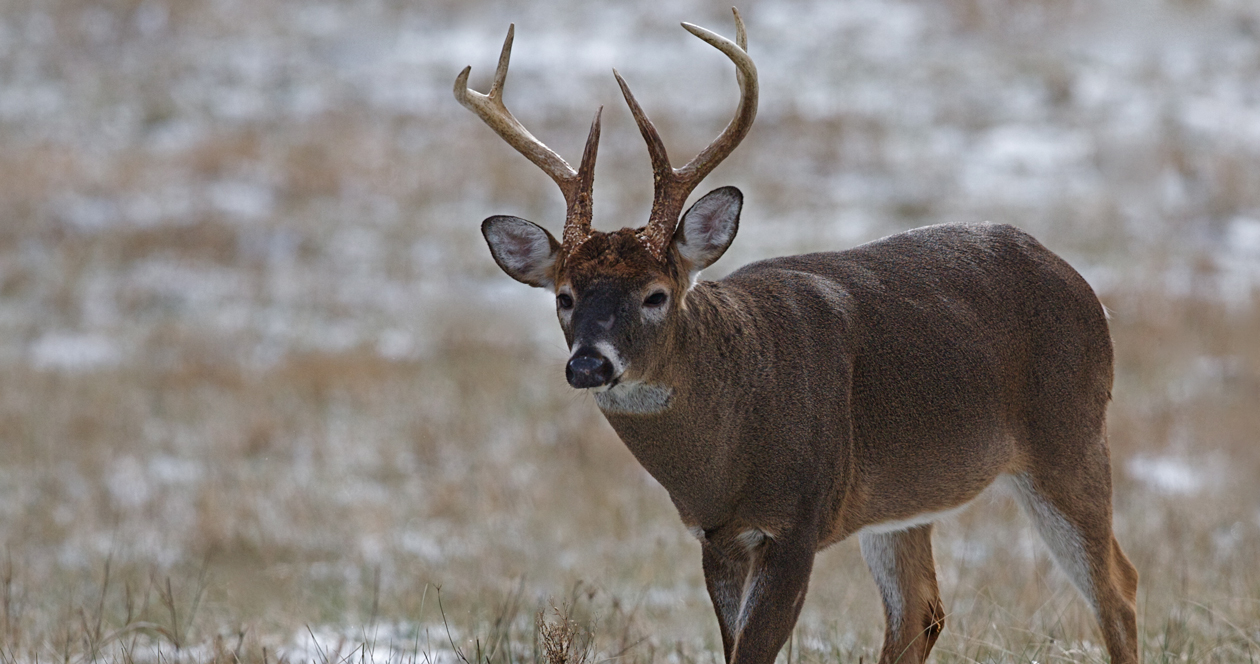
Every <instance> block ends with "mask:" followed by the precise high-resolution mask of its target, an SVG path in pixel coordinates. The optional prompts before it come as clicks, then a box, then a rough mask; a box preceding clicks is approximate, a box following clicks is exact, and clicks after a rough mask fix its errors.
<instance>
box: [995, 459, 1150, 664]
mask: <svg viewBox="0 0 1260 664" xmlns="http://www.w3.org/2000/svg"><path fill="white" fill-rule="evenodd" d="M1102 470H1104V471H1106V472H1104V473H1102V474H1101V476H1102V479H1101V480H1100V479H1099V478H1094V481H1088V480H1089V479H1090V478H1088V477H1086V476H1085V473H1081V477H1079V478H1065V477H1063V476H1062V475H1056V476H1055V477H1054V478H1053V481H1046V482H1038V481H1037V479H1036V478H1033V477H1030V476H1028V475H1018V476H1015V477H1014V482H1013V484H1014V485H1015V487H1016V489H1017V492H1016V495H1017V497H1018V499H1019V503H1020V506H1021V507H1022V508H1023V510H1024V512H1025V513H1026V514H1028V516H1029V517H1030V518H1031V519H1032V521H1033V523H1034V525H1035V526H1036V528H1037V532H1038V533H1039V534H1040V535H1041V538H1042V539H1043V540H1045V542H1046V544H1047V545H1048V546H1049V547H1050V552H1051V554H1052V555H1053V556H1054V559H1055V562H1057V563H1058V564H1059V568H1060V569H1062V570H1063V571H1064V572H1066V573H1067V575H1068V577H1069V578H1071V580H1072V583H1073V584H1074V585H1075V586H1076V588H1077V589H1078V590H1080V592H1081V594H1082V595H1084V596H1085V599H1086V601H1088V602H1089V604H1090V607H1091V608H1093V609H1094V615H1095V617H1097V618H1098V625H1099V627H1100V628H1101V629H1102V633H1103V640H1104V642H1105V643H1106V644H1107V653H1108V654H1109V655H1110V656H1111V662H1112V664H1137V662H1138V649H1137V612H1136V605H1137V604H1136V602H1137V583H1138V573H1137V569H1136V568H1134V567H1133V563H1131V562H1129V558H1128V556H1125V555H1124V551H1122V550H1121V549H1120V543H1119V542H1117V541H1116V538H1115V535H1114V534H1113V533H1112V530H1111V482H1110V469H1109V468H1108V467H1106V464H1104V467H1103V469H1102ZM1072 479H1081V480H1084V481H1080V482H1072V481H1071V480H1072Z"/></svg>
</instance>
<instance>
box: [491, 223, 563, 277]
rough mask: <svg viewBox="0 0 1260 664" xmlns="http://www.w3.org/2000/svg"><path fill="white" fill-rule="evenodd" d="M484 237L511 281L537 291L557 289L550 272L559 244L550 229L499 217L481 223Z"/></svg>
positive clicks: (495, 260) (492, 253)
mask: <svg viewBox="0 0 1260 664" xmlns="http://www.w3.org/2000/svg"><path fill="white" fill-rule="evenodd" d="M481 234H482V235H484V236H485V238H486V244H488V245H490V254H491V255H492V256H494V262H496V263H498V264H499V267H501V268H503V271H504V272H507V275H508V276H509V277H512V278H513V279H515V280H517V281H519V282H521V283H523V284H529V285H530V286H535V287H537V288H551V287H552V286H554V285H555V283H554V281H553V279H552V274H551V268H552V267H554V266H555V264H556V256H558V255H559V251H560V243H559V242H556V238H554V237H552V236H551V233H548V232H547V229H545V228H543V227H542V226H539V225H538V224H535V223H534V222H532V221H525V220H524V219H521V218H519V217H509V216H506V215H498V216H494V217H490V218H488V219H486V220H485V221H483V222H481Z"/></svg>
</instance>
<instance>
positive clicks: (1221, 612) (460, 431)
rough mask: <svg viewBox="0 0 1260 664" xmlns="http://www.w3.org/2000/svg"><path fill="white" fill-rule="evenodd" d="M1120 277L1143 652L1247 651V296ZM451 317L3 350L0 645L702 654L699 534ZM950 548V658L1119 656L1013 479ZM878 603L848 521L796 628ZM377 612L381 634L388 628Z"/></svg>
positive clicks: (810, 641) (1258, 364)
mask: <svg viewBox="0 0 1260 664" xmlns="http://www.w3.org/2000/svg"><path fill="white" fill-rule="evenodd" d="M1109 306H1110V307H1111V309H1112V310H1113V312H1114V314H1113V315H1114V318H1113V330H1114V334H1115V337H1116V344H1117V348H1118V354H1119V362H1118V370H1119V375H1118V382H1117V392H1116V402H1115V404H1114V406H1113V409H1112V416H1111V422H1112V426H1111V431H1112V434H1111V435H1112V441H1113V448H1114V451H1115V454H1116V463H1115V471H1116V473H1115V474H1116V478H1117V488H1116V524H1117V530H1118V533H1119V537H1120V538H1121V541H1122V542H1123V543H1124V545H1125V547H1126V549H1127V551H1128V552H1129V555H1130V556H1131V558H1132V559H1133V560H1134V562H1135V564H1137V566H1138V568H1139V570H1140V571H1141V573H1142V575H1143V583H1142V589H1141V596H1140V603H1141V612H1140V615H1141V630H1142V634H1143V639H1144V644H1143V649H1144V652H1145V657H1146V659H1147V661H1187V659H1188V661H1203V662H1237V661H1250V660H1249V659H1248V658H1252V657H1255V656H1258V655H1260V649H1258V648H1257V638H1260V634H1257V632H1256V625H1260V578H1258V574H1257V569H1256V567H1255V564H1254V561H1255V560H1256V559H1257V554H1260V536H1258V534H1257V530H1258V529H1257V517H1258V515H1257V513H1256V509H1257V508H1256V505H1258V504H1260V491H1258V489H1257V487H1256V485H1255V483H1254V481H1252V478H1254V477H1256V476H1257V475H1260V455H1257V454H1256V451H1255V449H1256V448H1255V446H1254V432H1255V431H1257V430H1258V428H1257V425H1258V423H1260V414H1257V412H1256V411H1255V408H1254V404H1255V403H1256V402H1257V401H1256V397H1257V396H1260V354H1258V353H1256V351H1255V347H1254V345H1253V343H1252V342H1251V341H1250V340H1251V339H1254V338H1255V335H1257V334H1260V316H1258V315H1257V312H1256V311H1255V310H1251V309H1249V310H1246V311H1241V312H1240V311H1230V310H1227V309H1226V308H1225V307H1224V306H1220V305H1210V304H1206V303H1204V302H1202V301H1197V300H1182V301H1177V300H1158V299H1155V298H1154V297H1152V296H1151V295H1150V294H1149V293H1146V294H1143V293H1136V292H1135V293H1130V294H1124V295H1120V296H1117V297H1115V298H1112V299H1111V300H1109ZM470 332H471V331H470ZM181 343H182V344H184V345H185V347H186V348H188V349H195V348H196V347H197V343H196V339H195V337H193V336H192V335H191V333H190V334H189V336H188V337H185V338H184V339H183V341H182V342H181ZM202 343H209V342H206V341H205V340H202ZM445 344H446V345H444V346H443V349H442V352H440V353H437V354H435V355H434V357H433V359H429V360H420V361H416V362H396V361H384V360H381V359H380V358H379V356H377V355H375V354H373V353H358V352H351V353H343V354H333V355H327V354H324V355H318V354H308V355H297V356H292V357H290V358H289V359H286V360H285V361H283V362H281V363H278V364H276V365H274V366H272V367H270V368H267V369H265V370H246V369H242V368H240V367H237V366H231V365H225V364H223V363H222V362H220V361H216V359H215V358H213V357H206V358H202V359H200V360H198V359H196V354H195V353H193V352H191V350H190V352H188V353H186V355H187V356H189V357H185V359H183V360H182V361H181V362H179V363H177V364H175V365H173V366H168V367H159V366H153V367H137V366H127V367H125V368H120V369H115V370H108V371H99V372H89V373H79V374H59V373H48V372H34V371H32V372H26V373H21V374H18V373H10V374H8V379H6V380H5V381H3V382H2V383H0V432H2V434H3V437H4V439H5V440H6V441H7V444H8V447H7V454H6V464H5V468H4V474H3V479H2V481H3V487H4V490H5V491H6V494H7V495H9V496H11V499H10V501H9V502H8V503H7V504H6V507H5V509H6V516H5V528H6V533H7V535H6V547H7V552H6V559H5V560H4V562H3V570H0V571H3V575H2V579H0V581H3V586H2V589H3V598H2V599H3V602H2V608H3V616H2V618H3V622H2V623H0V626H2V627H3V630H4V632H3V634H4V644H5V645H4V648H3V650H0V653H3V655H4V658H5V660H6V661H28V658H31V657H34V656H36V655H39V656H40V657H41V658H50V657H56V658H58V659H65V658H69V659H74V660H78V659H80V658H86V659H94V658H97V657H105V658H107V659H117V658H123V659H125V660H131V659H137V660H147V659H150V658H153V657H157V658H158V659H176V660H185V659H188V660H192V661H207V660H217V659H218V658H219V657H220V656H222V657H224V658H227V659H228V660H231V659H233V658H236V657H239V658H241V659H246V660H251V661H261V659H262V658H263V657H264V655H263V653H264V652H267V653H269V654H268V655H266V656H267V657H279V656H284V655H285V654H286V653H288V656H290V657H299V658H300V657H303V656H305V657H310V656H314V655H313V653H316V652H318V649H315V646H314V645H312V646H310V647H308V649H307V650H301V648H300V644H301V643H304V642H310V643H312V644H313V643H318V644H319V646H318V648H322V649H325V650H326V649H328V648H332V649H333V650H334V651H335V652H337V653H340V654H339V655H337V656H336V657H333V656H332V655H329V654H327V653H325V656H326V657H327V659H328V661H338V660H339V659H345V658H348V657H349V658H356V657H359V656H366V655H363V652H361V651H362V649H363V648H368V649H369V650H370V649H371V648H373V647H375V648H376V649H377V650H376V651H374V652H376V654H375V655H373V656H374V657H378V658H380V657H383V655H382V653H385V652H391V653H395V654H394V655H390V656H391V657H395V658H396V659H397V658H404V659H405V658H406V657H411V658H413V659H414V660H415V661H423V659H424V658H425V657H435V658H441V657H449V656H458V653H463V654H464V656H466V657H468V658H469V659H470V660H471V659H476V661H478V662H480V661H482V659H483V658H484V657H488V658H489V660H490V661H494V662H498V661H503V662H505V663H507V662H515V661H519V660H520V659H521V658H525V657H530V658H534V659H535V660H537V658H538V657H543V658H545V659H547V660H548V661H553V662H554V661H559V660H561V659H563V660H564V661H568V662H573V663H575V664H576V663H577V662H579V661H580V660H581V659H582V658H583V657H587V658H589V660H590V661H599V660H601V659H603V658H606V657H610V656H616V657H618V658H631V659H634V660H635V661H656V658H659V657H665V658H666V659H668V660H669V661H674V657H675V656H677V657H681V658H683V660H685V661H691V660H698V661H710V660H711V659H712V658H713V657H714V654H713V653H714V652H716V648H717V647H718V643H717V641H716V630H715V629H714V625H713V624H712V620H713V619H712V618H711V616H710V609H709V608H708V607H707V599H706V597H705V595H704V591H703V585H702V582H701V579H700V576H699V564H698V558H699V556H698V551H696V550H695V549H696V546H695V544H694V542H691V541H690V540H689V537H688V536H686V534H685V533H684V532H683V530H682V529H681V528H680V527H679V526H678V524H677V523H676V517H674V516H673V514H672V511H671V508H670V506H669V503H668V499H667V498H666V497H665V495H664V493H663V492H662V491H661V490H660V488H659V487H657V486H655V485H654V484H652V483H650V482H649V481H648V480H647V479H646V478H645V476H644V475H643V473H642V471H641V470H639V469H638V468H637V466H636V465H635V463H634V461H633V460H632V459H631V458H630V457H629V456H628V454H627V453H626V452H625V451H624V449H623V448H622V447H621V445H620V443H619V442H618V441H617V440H616V438H615V436H613V435H612V434H611V432H610V431H609V430H608V429H607V427H606V425H605V424H603V423H602V421H601V420H600V419H599V417H598V414H597V411H596V410H595V408H594V407H593V405H592V404H590V403H587V402H586V401H585V400H583V399H575V398H574V397H573V396H572V395H571V394H570V393H569V392H568V389H567V387H566V386H564V385H563V383H562V381H561V380H560V379H559V376H558V375H557V374H558V372H557V371H556V366H559V364H558V362H556V361H555V358H539V357H534V356H533V355H532V354H531V352H530V351H528V350H526V349H524V348H512V347H497V346H494V345H486V344H484V343H480V342H464V341H461V337H460V335H456V334H453V335H452V337H451V338H450V339H449V340H448V341H447V342H445ZM1205 357H1207V358H1213V357H1226V358H1231V359H1230V360H1229V362H1228V363H1226V364H1225V365H1223V366H1224V367H1225V368H1224V369H1221V370H1220V371H1216V372H1215V373H1213V371H1214V370H1213V369H1212V367H1214V366H1216V365H1211V366H1209V367H1208V368H1207V369H1204V368H1203V367H1204V365H1203V364H1202V362H1203V361H1202V360H1195V359H1192V358H1205ZM1204 372H1207V373H1204ZM540 378H541V381H540ZM489 415H492V416H489ZM1165 456H1174V457H1176V458H1178V459H1183V460H1184V461H1185V463H1186V464H1187V465H1188V467H1189V468H1191V469H1193V470H1194V471H1195V472H1201V473H1204V475H1203V482H1204V484H1203V485H1202V486H1197V487H1194V488H1193V489H1190V490H1186V492H1184V493H1175V492H1174V493H1173V494H1167V493H1162V492H1160V491H1158V490H1156V488H1153V487H1152V486H1150V485H1148V484H1145V483H1143V482H1142V481H1140V477H1139V476H1138V475H1135V474H1134V473H1133V472H1131V469H1132V467H1133V466H1132V464H1133V463H1134V461H1133V460H1134V459H1138V458H1162V457H1165ZM181 464H184V465H181ZM936 548H937V555H938V568H939V571H940V577H941V582H942V589H943V593H944V596H945V598H946V604H947V611H948V613H949V620H948V626H947V630H946V632H945V634H944V635H943V636H942V639H941V641H940V645H939V646H938V654H937V661H942V662H945V661H994V660H999V661H1028V660H1035V661H1045V660H1046V659H1058V658H1062V659H1072V660H1074V661H1080V660H1082V659H1086V660H1090V661H1102V660H1103V655H1102V652H1101V650H1100V649H1099V646H1098V645H1097V642H1096V640H1095V639H1096V637H1095V634H1094V627H1093V625H1092V622H1091V619H1090V617H1089V616H1088V614H1087V612H1086V611H1085V610H1084V606H1083V603H1082V602H1081V601H1080V600H1079V598H1077V597H1076V595H1075V592H1074V591H1073V590H1072V589H1071V588H1070V586H1069V585H1068V584H1067V583H1066V582H1065V580H1064V579H1063V577H1062V576H1061V575H1060V574H1059V573H1058V572H1057V570H1055V569H1054V568H1053V566H1052V565H1051V563H1050V561H1049V558H1048V557H1047V555H1046V553H1045V551H1044V548H1043V547H1042V546H1041V545H1040V543H1039V542H1037V541H1036V540H1035V537H1034V536H1033V534H1032V532H1031V529H1030V528H1029V526H1028V524H1027V523H1026V522H1025V521H1024V520H1023V519H1022V517H1020V516H1019V515H1018V514H1017V511H1016V510H1015V509H1014V507H1013V505H1012V504H1011V502H1010V501H1009V500H1008V499H1005V498H1003V497H1001V496H995V497H993V498H992V499H991V500H987V501H981V504H979V505H977V506H975V507H973V508H972V509H971V510H969V511H968V512H966V513H964V514H963V515H962V516H961V517H958V518H956V519H954V520H951V521H949V522H947V523H945V524H943V525H942V526H941V527H940V528H939V531H938V536H937V547H936ZM437 586H441V587H442V588H443V590H442V593H443V594H442V598H443V601H444V602H446V604H445V606H444V610H443V611H442V612H438V611H437V606H438V605H437V594H436V587H437ZM570 586H571V587H573V588H574V590H573V591H572V592H571V593H570V594H569V596H568V597H566V598H564V600H563V601H564V605H563V606H564V607H565V608H564V609H563V610H560V611H553V607H551V605H550V604H549V602H550V601H551V600H549V599H548V597H549V596H554V595H556V594H557V592H558V591H560V590H561V589H563V588H565V587H570ZM544 609H547V610H546V611H544ZM880 615H881V614H880V610H879V606H878V603H877V593H876V592H875V589H874V587H873V584H872V583H871V582H870V580H869V578H868V575H867V573H866V571H865V567H864V565H863V563H862V562H861V559H860V556H859V555H858V553H857V551H856V547H854V546H851V545H850V543H844V544H841V545H838V546H837V547H835V548H834V549H833V550H830V551H828V552H825V553H823V554H822V555H821V556H820V559H819V564H818V567H817V571H816V572H815V575H814V582H813V584H812V588H811V596H810V599H809V601H808V602H807V607H806V609H805V613H804V616H803V618H802V622H801V626H800V627H799V628H798V631H797V634H796V637H795V639H794V641H793V648H792V655H791V657H795V658H798V659H803V660H804V661H812V660H818V661H822V660H831V659H834V658H837V657H840V658H852V657H858V656H863V657H873V656H874V654H875V653H876V647H877V646H878V644H879V633H880V628H881V627H882V625H881V623H882V619H881V618H880ZM546 616H551V617H550V618H547V617H546ZM566 616H567V617H566ZM354 625H361V626H362V627H353V626H354ZM439 625H449V628H450V629H451V633H452V635H453V636H451V637H450V639H449V641H448V639H447V637H446V634H445V633H444V631H445V628H443V631H442V632H437V631H435V630H436V629H437V627H438V626H439ZM382 627H385V632H386V633H387V634H388V640H390V643H391V644H392V645H388V644H386V645H382V642H381V640H380V639H379V638H377V639H376V640H375V641H372V639H371V637H370V634H372V633H373V630H377V631H379V630H381V629H382ZM308 629H309V630H312V632H311V635H310V636H309V638H306V639H304V638H303V633H304V631H305V630H308ZM421 637H423V638H421ZM438 637H441V638H438ZM417 639H419V640H417ZM535 639H537V642H535ZM295 643H296V644H299V647H298V649H296V650H295V649H294V648H295V645H294V644H295ZM371 643H375V645H374V646H372V645H369V644H371ZM402 643H406V644H408V645H406V646H405V647H403V646H400V645H398V644H402ZM330 644H331V645H330ZM338 644H340V645H338ZM417 644H419V645H417ZM286 648H288V650H286ZM390 648H393V649H394V650H390ZM356 649H358V650H356ZM395 651H396V652H395ZM181 653H182V654H181ZM301 653H305V655H302V654H301ZM355 653H358V654H355ZM476 653H480V654H476ZM496 653H497V654H496ZM539 653H542V654H539ZM561 653H566V654H561ZM474 654H476V657H474ZM784 656H787V655H786V653H785V655H784ZM500 658H502V659H500Z"/></svg>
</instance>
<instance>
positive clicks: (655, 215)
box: [613, 7, 757, 259]
mask: <svg viewBox="0 0 1260 664" xmlns="http://www.w3.org/2000/svg"><path fill="white" fill-rule="evenodd" d="M731 11H732V12H733V13H734V14H735V40H736V41H734V42H732V41H731V40H729V39H727V38H725V37H723V36H721V35H719V34H717V33H715V32H713V31H711V30H707V29H705V28H702V27H700V26H697V25H692V24H691V23H683V24H682V26H683V28H685V29H686V30H687V31H688V32H690V33H691V34H693V35H695V36H697V37H699V38H700V39H702V40H704V42H705V43H707V44H709V45H710V46H712V47H714V48H716V49H717V50H719V51H721V52H722V53H723V54H725V55H726V57H728V58H730V60H731V62H733V63H734V64H735V79H736V82H738V83H739V90H740V98H739V106H738V107H737V108H736V109H735V117H734V118H733V119H732V120H731V121H730V123H729V124H727V125H726V128H725V129H723V130H722V133H721V134H720V135H718V137H717V138H716V139H714V140H713V142H712V143H710V144H709V146H708V147H706V148H705V149H703V150H701V151H700V154H698V155H696V156H695V158H694V159H692V160H691V161H689V162H687V164H686V165H685V166H683V167H682V168H673V167H671V166H670V164H669V158H668V157H667V156H666V153H665V144H664V143H663V142H662V141H661V137H660V134H659V133H657V131H656V127H655V126H653V125H652V121H651V120H649V119H648V117H647V114H645V113H644V112H643V109H642V108H640V107H639V104H638V102H637V101H635V99H634V95H632V94H631V93H630V88H629V86H627V85H626V83H625V81H624V80H622V78H621V75H620V74H618V73H617V71H616V70H613V74H614V75H615V76H616V77H617V83H618V84H619V85H620V86H621V93H622V95H623V96H625V98H626V103H627V104H628V105H629V106H630V112H631V114H632V115H634V120H635V122H636V123H637V124H638V125H639V131H640V132H641V133H642V134H643V140H644V141H646V142H647V145H648V154H649V155H650V156H651V158H652V170H653V172H654V179H655V181H656V194H655V196H654V200H653V202H652V212H651V216H650V217H649V218H648V225H647V227H646V228H644V229H643V230H642V231H641V232H640V238H641V239H642V240H643V243H644V244H645V245H646V246H647V248H648V250H649V251H651V252H652V254H653V255H655V256H656V258H657V259H663V258H664V256H665V253H666V251H667V248H668V247H669V242H670V239H671V238H672V236H673V234H674V228H675V226H676V225H677V224H678V215H679V214H680V213H681V212H682V206H683V204H684V203H686V202H687V196H688V195H689V194H691V191H692V190H693V189H695V188H696V185H698V184H700V181H701V180H703V179H704V178H705V176H706V175H708V174H709V173H710V172H711V171H712V170H713V169H714V168H716V167H717V165H718V164H720V163H722V160H723V159H726V157H728V156H729V155H730V154H731V152H733V151H734V150H735V148H736V146H738V145H739V143H740V141H742V140H744V137H745V136H747V135H748V130H749V129H751V128H752V123H753V120H754V119H755V118H756V117H757V65H755V64H754V63H753V61H752V58H750V57H749V56H748V51H747V45H748V34H747V32H746V31H745V30H744V21H743V18H742V17H740V15H739V10H737V9H735V8H734V7H732V8H731Z"/></svg>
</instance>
